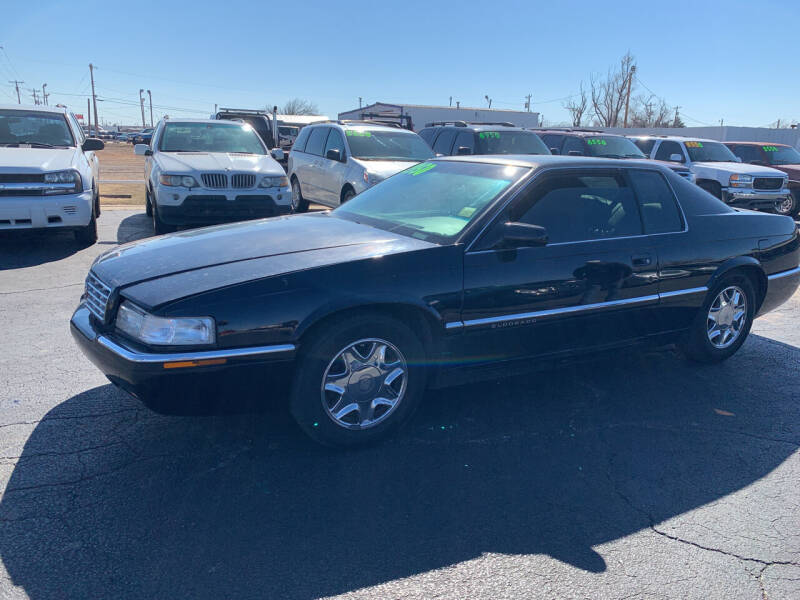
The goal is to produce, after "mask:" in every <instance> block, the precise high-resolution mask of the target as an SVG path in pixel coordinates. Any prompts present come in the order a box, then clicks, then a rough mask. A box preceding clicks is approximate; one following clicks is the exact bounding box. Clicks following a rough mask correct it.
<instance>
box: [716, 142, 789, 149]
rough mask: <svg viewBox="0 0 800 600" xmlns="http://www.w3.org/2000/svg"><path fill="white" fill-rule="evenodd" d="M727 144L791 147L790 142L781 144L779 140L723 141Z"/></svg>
mask: <svg viewBox="0 0 800 600" xmlns="http://www.w3.org/2000/svg"><path fill="white" fill-rule="evenodd" d="M723 144H725V145H730V144H736V145H738V146H779V147H781V148H791V147H792V146H790V145H789V144H779V143H777V142H729V141H725V142H723Z"/></svg>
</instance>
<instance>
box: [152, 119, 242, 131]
mask: <svg viewBox="0 0 800 600" xmlns="http://www.w3.org/2000/svg"><path fill="white" fill-rule="evenodd" d="M164 121H165V122H167V123H216V124H219V123H223V124H229V123H238V122H239V121H238V120H237V119H164ZM145 129H153V128H152V127H146V128H145Z"/></svg>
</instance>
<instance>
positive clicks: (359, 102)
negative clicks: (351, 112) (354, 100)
mask: <svg viewBox="0 0 800 600" xmlns="http://www.w3.org/2000/svg"><path fill="white" fill-rule="evenodd" d="M358 108H361V96H359V97H358Z"/></svg>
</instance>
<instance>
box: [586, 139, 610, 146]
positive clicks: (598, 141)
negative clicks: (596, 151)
mask: <svg viewBox="0 0 800 600" xmlns="http://www.w3.org/2000/svg"><path fill="white" fill-rule="evenodd" d="M586 143H587V144H589V145H590V146H608V142H606V141H605V140H601V139H594V138H591V139H588V140H586Z"/></svg>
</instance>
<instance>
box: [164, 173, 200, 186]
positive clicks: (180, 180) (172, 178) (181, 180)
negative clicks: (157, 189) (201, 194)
mask: <svg viewBox="0 0 800 600" xmlns="http://www.w3.org/2000/svg"><path fill="white" fill-rule="evenodd" d="M158 181H159V182H160V183H161V185H170V186H180V187H187V188H193V187H197V185H198V184H197V180H196V179H195V178H194V177H192V176H191V175H160V176H159V177H158Z"/></svg>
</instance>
